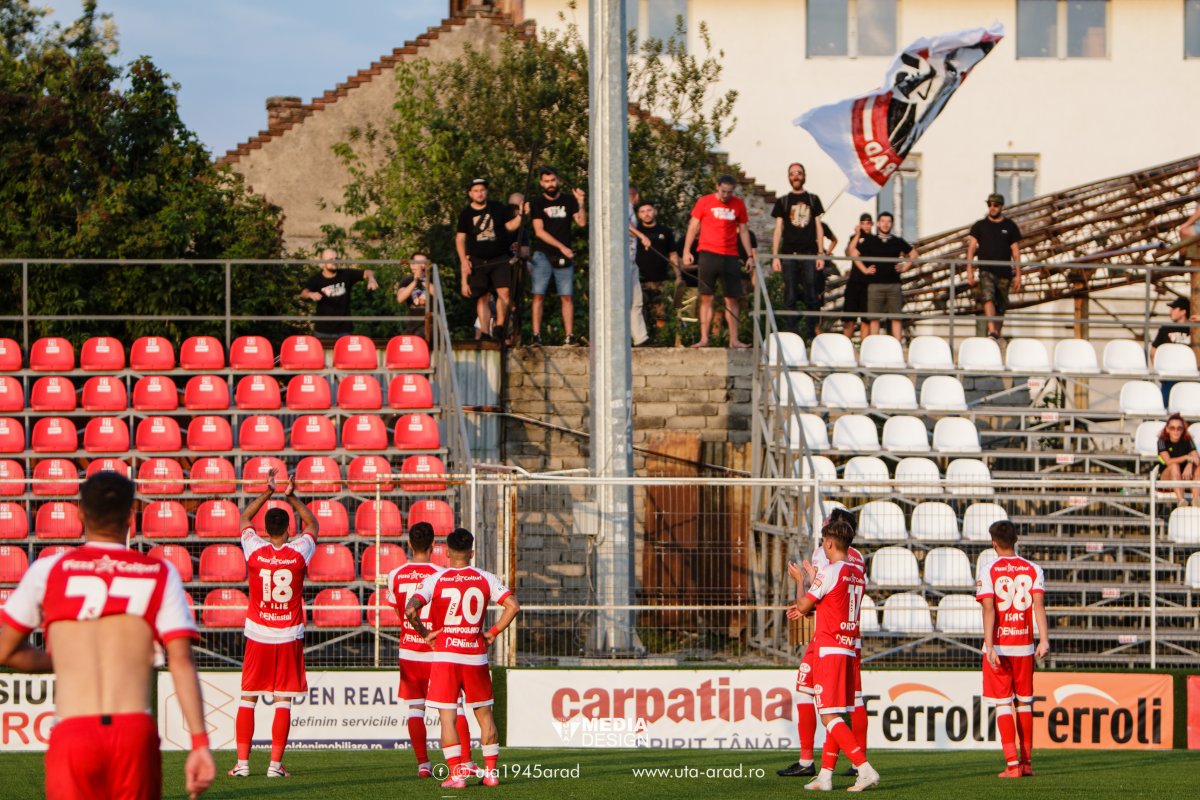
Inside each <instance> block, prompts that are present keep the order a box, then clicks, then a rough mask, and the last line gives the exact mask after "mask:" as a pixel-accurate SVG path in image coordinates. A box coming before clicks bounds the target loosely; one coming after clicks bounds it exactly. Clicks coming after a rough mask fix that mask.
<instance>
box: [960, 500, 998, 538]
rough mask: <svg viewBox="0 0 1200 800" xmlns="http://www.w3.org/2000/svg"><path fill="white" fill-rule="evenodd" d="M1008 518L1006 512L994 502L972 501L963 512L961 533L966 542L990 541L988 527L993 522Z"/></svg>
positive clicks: (990, 536)
mask: <svg viewBox="0 0 1200 800" xmlns="http://www.w3.org/2000/svg"><path fill="white" fill-rule="evenodd" d="M1002 519H1008V512H1007V511H1005V510H1004V508H1003V506H1000V505H997V504H996V503H972V504H971V505H969V506H967V510H966V511H965V512H964V513H963V522H962V533H963V538H964V539H966V540H967V541H968V542H990V541H991V540H992V535H991V534H990V533H988V528H990V527H991V526H992V523H993V522H996V521H998V520H1002Z"/></svg>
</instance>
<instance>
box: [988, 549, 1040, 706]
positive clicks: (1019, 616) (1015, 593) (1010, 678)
mask: <svg viewBox="0 0 1200 800" xmlns="http://www.w3.org/2000/svg"><path fill="white" fill-rule="evenodd" d="M975 586H976V591H975V599H976V600H983V599H984V598H987V597H990V598H992V599H993V602H995V605H996V623H995V626H994V627H993V630H992V647H993V649H994V650H995V652H996V655H998V656H1000V662H1001V664H1000V667H999V668H994V667H992V665H991V664H989V663H988V661H987V659H986V658H985V659H984V660H983V697H984V699H986V700H991V701H994V702H997V703H1010V702H1012V700H1013V698H1014V695H1015V696H1016V697H1017V698H1019V699H1022V700H1025V701H1026V702H1031V701H1032V699H1033V654H1034V649H1035V646H1034V641H1033V638H1034V637H1033V596H1034V595H1036V594H1044V593H1045V591H1046V578H1045V574H1044V573H1043V572H1042V568H1041V567H1039V566H1038V565H1037V564H1034V563H1033V562H1032V561H1028V560H1026V559H1024V558H1021V557H1020V556H1017V555H1012V556H1001V557H1000V558H997V559H996V560H995V561H993V562H991V563H990V564H988V563H986V562H982V561H981V563H980V565H979V569H978V571H977V573H976V580H975Z"/></svg>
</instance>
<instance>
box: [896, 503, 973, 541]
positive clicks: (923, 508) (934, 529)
mask: <svg viewBox="0 0 1200 800" xmlns="http://www.w3.org/2000/svg"><path fill="white" fill-rule="evenodd" d="M908 529H909V533H911V534H912V537H913V538H914V539H919V540H921V541H923V542H957V541H958V540H959V538H960V537H961V535H962V534H961V533H959V530H958V517H957V516H956V515H955V513H954V509H953V508H951V507H950V504H949V503H943V502H940V501H937V500H929V501H926V502H924V503H918V504H917V507H916V508H914V509H913V512H912V522H910V523H909V525H908Z"/></svg>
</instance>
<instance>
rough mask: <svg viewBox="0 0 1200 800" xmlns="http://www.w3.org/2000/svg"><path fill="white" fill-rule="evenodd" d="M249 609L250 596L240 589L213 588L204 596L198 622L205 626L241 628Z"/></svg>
mask: <svg viewBox="0 0 1200 800" xmlns="http://www.w3.org/2000/svg"><path fill="white" fill-rule="evenodd" d="M249 609H250V598H249V597H247V596H246V593H245V592H243V591H242V590H241V589H213V590H212V591H211V592H209V593H208V594H206V595H205V596H204V610H203V611H202V612H200V624H201V625H203V626H204V627H206V628H241V627H243V626H244V625H245V624H246V613H247V612H248V611H249Z"/></svg>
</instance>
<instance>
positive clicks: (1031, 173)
mask: <svg viewBox="0 0 1200 800" xmlns="http://www.w3.org/2000/svg"><path fill="white" fill-rule="evenodd" d="M994 163H995V167H994V172H995V175H996V191H997V192H999V193H1000V194H1002V195H1004V200H1005V202H1006V203H1007V204H1008V205H1016V204H1017V203H1024V202H1025V201H1026V200H1032V199H1033V198H1034V197H1036V196H1037V174H1038V157H1037V156H1035V155H1002V156H996V158H995V162H994Z"/></svg>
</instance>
